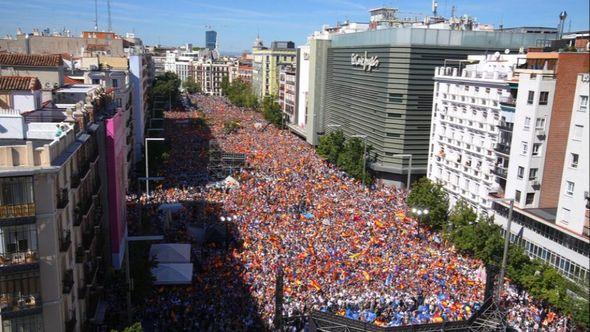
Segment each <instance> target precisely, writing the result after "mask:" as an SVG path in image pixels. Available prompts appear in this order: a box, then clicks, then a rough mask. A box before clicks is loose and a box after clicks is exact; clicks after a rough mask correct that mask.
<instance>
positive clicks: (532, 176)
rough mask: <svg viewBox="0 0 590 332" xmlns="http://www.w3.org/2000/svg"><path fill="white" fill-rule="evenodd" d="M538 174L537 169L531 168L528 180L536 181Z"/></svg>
mask: <svg viewBox="0 0 590 332" xmlns="http://www.w3.org/2000/svg"><path fill="white" fill-rule="evenodd" d="M538 172H539V169H538V168H531V169H530V170H529V180H531V181H533V180H536V179H537V173H538Z"/></svg>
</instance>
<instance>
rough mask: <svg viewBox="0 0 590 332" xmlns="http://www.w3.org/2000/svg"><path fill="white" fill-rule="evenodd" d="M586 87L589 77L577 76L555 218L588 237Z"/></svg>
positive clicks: (589, 170)
mask: <svg viewBox="0 0 590 332" xmlns="http://www.w3.org/2000/svg"><path fill="white" fill-rule="evenodd" d="M589 83H590V74H588V73H585V74H579V75H578V81H577V84H576V93H575V95H574V108H573V110H572V119H571V124H570V129H569V138H568V142H567V149H566V158H565V163H564V165H563V176H562V182H561V190H560V191H559V192H560V197H559V205H558V207H557V218H556V223H557V225H558V226H561V227H564V228H567V229H571V230H572V231H573V232H575V233H578V234H583V235H584V236H586V237H588V236H590V225H589V213H588V211H589V209H588V207H589V205H588V204H590V201H589V199H590V198H589V196H590V194H589V191H590V180H589V176H590V160H589V159H590V158H589V154H588V147H589V146H590V138H589V137H588V136H589V133H590V130H588V125H589V124H590V121H589V120H590V116H589V115H588V96H589V95H590V92H589Z"/></svg>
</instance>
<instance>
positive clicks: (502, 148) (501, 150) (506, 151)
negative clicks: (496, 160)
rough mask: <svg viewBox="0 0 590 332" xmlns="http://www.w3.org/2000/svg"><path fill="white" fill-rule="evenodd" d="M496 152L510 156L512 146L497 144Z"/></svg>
mask: <svg viewBox="0 0 590 332" xmlns="http://www.w3.org/2000/svg"><path fill="white" fill-rule="evenodd" d="M494 151H496V152H498V153H501V154H504V155H507V156H509V155H510V145H508V144H502V143H497V144H496V146H495V147H494Z"/></svg>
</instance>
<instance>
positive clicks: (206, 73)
mask: <svg viewBox="0 0 590 332" xmlns="http://www.w3.org/2000/svg"><path fill="white" fill-rule="evenodd" d="M237 70H238V64H237V63H236V62H234V61H231V60H229V59H224V60H216V61H214V60H211V59H204V60H201V61H198V62H196V63H195V66H194V74H193V75H194V77H195V80H196V82H197V83H198V84H199V85H200V86H201V91H202V93H204V94H207V95H211V96H221V95H222V93H223V91H222V89H221V82H222V81H223V78H224V77H227V78H228V80H229V82H230V83H231V82H232V81H233V80H234V78H237V76H238V75H237Z"/></svg>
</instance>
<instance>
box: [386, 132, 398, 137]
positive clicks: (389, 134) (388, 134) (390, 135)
mask: <svg viewBox="0 0 590 332" xmlns="http://www.w3.org/2000/svg"><path fill="white" fill-rule="evenodd" d="M387 137H396V138H399V137H400V134H394V133H387Z"/></svg>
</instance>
